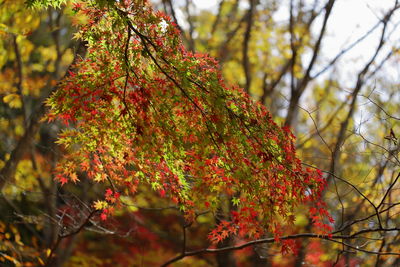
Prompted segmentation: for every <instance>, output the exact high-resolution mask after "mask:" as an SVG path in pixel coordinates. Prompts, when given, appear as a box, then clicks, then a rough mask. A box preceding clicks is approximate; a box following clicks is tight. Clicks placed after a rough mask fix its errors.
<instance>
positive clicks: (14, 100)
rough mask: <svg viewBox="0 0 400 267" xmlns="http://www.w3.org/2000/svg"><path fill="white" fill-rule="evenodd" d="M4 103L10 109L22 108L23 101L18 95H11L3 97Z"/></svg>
mask: <svg viewBox="0 0 400 267" xmlns="http://www.w3.org/2000/svg"><path fill="white" fill-rule="evenodd" d="M3 102H4V103H6V104H8V105H9V106H10V108H21V107H22V101H21V98H20V96H19V95H18V94H9V95H6V96H5V97H3Z"/></svg>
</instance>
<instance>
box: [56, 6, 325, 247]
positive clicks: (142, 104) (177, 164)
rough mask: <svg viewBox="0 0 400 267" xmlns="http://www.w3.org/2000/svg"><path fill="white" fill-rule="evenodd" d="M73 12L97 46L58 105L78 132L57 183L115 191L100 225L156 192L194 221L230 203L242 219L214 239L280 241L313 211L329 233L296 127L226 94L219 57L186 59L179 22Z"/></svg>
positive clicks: (103, 205) (91, 9) (316, 176)
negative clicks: (124, 204)
mask: <svg viewBox="0 0 400 267" xmlns="http://www.w3.org/2000/svg"><path fill="white" fill-rule="evenodd" d="M75 11H76V12H79V13H81V14H84V15H85V16H86V17H87V20H86V23H85V24H84V25H82V26H81V31H80V32H79V34H78V36H77V37H79V38H82V39H84V40H86V41H87V42H88V54H87V57H86V58H85V59H83V60H82V61H81V62H79V63H78V64H77V65H76V66H75V69H77V70H78V71H77V72H76V73H70V75H69V77H67V78H66V79H65V80H64V81H63V82H62V84H61V87H60V88H59V90H57V91H56V92H55V93H54V94H53V95H52V97H51V98H50V99H49V100H48V105H49V106H50V107H51V111H50V114H48V120H49V121H52V120H54V119H59V120H61V121H63V122H64V124H65V125H66V126H68V129H67V130H65V131H64V132H63V133H62V134H61V135H60V139H59V141H58V142H59V143H60V144H63V145H64V146H65V147H66V148H67V149H68V155H67V156H66V157H65V158H64V159H63V161H62V162H61V163H60V164H59V166H58V168H57V179H58V180H59V181H60V182H61V183H62V184H64V183H66V182H68V181H72V182H78V181H79V177H83V176H84V175H85V176H87V177H88V178H89V179H91V180H93V181H95V182H98V183H104V184H108V185H109V189H107V192H106V198H105V200H99V201H98V202H96V204H95V207H96V208H97V209H99V210H101V211H102V215H101V218H102V219H106V218H107V217H108V216H109V215H110V214H111V213H112V211H113V206H114V205H115V203H119V197H120V195H134V193H135V192H136V191H137V189H138V185H140V184H147V185H149V186H151V187H152V189H153V190H156V191H158V192H159V194H160V196H161V197H166V198H169V199H170V200H171V201H172V202H174V203H176V204H177V205H179V207H180V209H181V210H182V211H183V212H184V214H185V217H186V219H187V221H189V222H190V221H193V220H194V218H195V217H196V213H197V212H200V211H212V212H216V211H217V210H218V207H219V204H220V201H222V199H229V200H230V201H232V204H233V205H234V206H236V211H234V212H232V214H231V218H230V220H229V221H222V222H221V223H220V224H219V225H218V226H217V227H216V228H215V230H214V231H212V232H211V233H210V239H211V240H212V241H216V242H217V241H221V240H222V239H224V238H226V237H227V236H229V235H231V234H238V235H240V236H243V237H250V238H259V237H261V236H263V235H265V234H266V233H268V232H271V233H274V235H275V237H276V238H277V240H279V236H280V235H281V234H282V232H281V229H282V228H284V227H285V226H290V225H292V224H293V223H294V221H295V216H294V215H293V214H294V212H295V209H296V207H298V206H299V205H303V204H309V205H310V207H311V208H310V212H309V214H310V215H311V216H312V220H313V222H314V225H316V226H317V227H318V229H319V230H321V231H322V232H323V233H327V232H329V230H330V229H331V228H330V226H329V223H326V221H325V220H326V219H330V220H332V219H331V218H330V217H329V215H328V213H327V212H326V210H325V208H324V204H323V203H322V202H321V201H320V194H321V192H322V190H323V188H324V186H325V181H324V179H323V178H322V175H321V173H320V172H318V171H315V170H313V169H308V168H306V169H305V168H303V166H302V164H301V161H300V160H299V159H298V158H297V157H296V154H295V147H294V144H293V142H294V139H295V137H294V136H293V134H292V133H291V131H290V129H289V128H287V127H280V126H278V125H277V124H276V123H275V122H274V121H273V120H272V118H271V116H270V114H269V113H268V111H267V110H266V108H265V107H264V106H262V105H260V104H257V103H255V102H254V101H252V100H251V99H250V98H249V96H248V95H247V94H246V93H244V91H243V90H241V89H239V88H237V87H228V86H226V85H225V83H224V81H223V79H222V77H221V75H220V73H219V71H218V69H219V66H218V64H217V62H216V61H215V60H214V59H213V58H210V57H209V56H207V55H205V54H199V53H192V52H188V51H187V50H186V49H185V48H184V47H183V45H182V43H181V41H180V38H179V32H178V30H177V29H176V27H175V25H174V23H172V22H171V21H170V19H169V17H167V16H165V15H164V14H163V13H161V12H155V11H153V10H152V8H151V7H150V5H149V4H148V3H147V2H146V1H120V2H116V3H113V4H108V5H97V4H93V3H90V2H83V3H79V4H76V5H75Z"/></svg>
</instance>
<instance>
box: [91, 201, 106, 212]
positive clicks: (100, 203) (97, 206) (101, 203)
mask: <svg viewBox="0 0 400 267" xmlns="http://www.w3.org/2000/svg"><path fill="white" fill-rule="evenodd" d="M93 206H94V208H95V209H96V210H102V209H104V208H107V206H108V204H107V202H105V201H101V200H97V201H96V202H94V205H93Z"/></svg>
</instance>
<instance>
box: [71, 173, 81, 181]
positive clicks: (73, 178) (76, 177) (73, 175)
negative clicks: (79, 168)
mask: <svg viewBox="0 0 400 267" xmlns="http://www.w3.org/2000/svg"><path fill="white" fill-rule="evenodd" d="M69 177H70V178H71V181H72V182H74V183H76V182H78V181H79V179H78V176H77V175H76V173H75V172H73V173H71V175H70V176H69Z"/></svg>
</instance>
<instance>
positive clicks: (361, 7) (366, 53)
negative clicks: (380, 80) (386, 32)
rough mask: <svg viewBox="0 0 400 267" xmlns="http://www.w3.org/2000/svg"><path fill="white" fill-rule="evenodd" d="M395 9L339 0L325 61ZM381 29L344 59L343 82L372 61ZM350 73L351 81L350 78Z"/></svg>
mask: <svg viewBox="0 0 400 267" xmlns="http://www.w3.org/2000/svg"><path fill="white" fill-rule="evenodd" d="M282 1H284V2H285V3H284V4H286V5H285V6H286V7H287V6H288V5H289V4H288V2H289V1H288V0H282ZM243 2H245V1H243ZM286 2H287V3H286ZM193 3H194V4H195V6H196V8H199V9H211V10H215V11H216V10H217V9H218V3H219V0H193ZM393 5H394V0H337V1H336V3H335V5H334V7H333V10H332V15H331V17H330V19H329V21H328V30H327V33H328V36H327V38H325V39H324V42H323V44H322V54H323V55H324V57H323V58H322V59H321V60H323V61H326V62H329V59H330V58H332V57H334V56H335V55H336V54H337V53H338V52H339V51H341V49H343V48H344V47H347V46H348V45H349V44H351V43H352V42H353V41H355V40H357V39H358V38H360V37H361V36H362V35H363V34H364V33H365V32H367V31H368V30H369V29H371V28H372V27H373V26H374V25H375V24H376V23H377V22H378V20H379V19H380V18H382V14H384V13H385V11H387V10H388V9H390V8H391V7H393ZM287 13H288V10H287V9H286V10H285V9H282V10H281V11H279V12H278V15H277V16H281V17H282V19H286V20H287V19H288V17H289V16H288V14H287ZM321 18H322V16H321ZM394 21H395V23H396V22H400V17H399V16H397V17H396V18H395V20H394ZM395 23H393V24H392V25H390V27H392V28H393V27H394V26H395V25H394V24H395ZM319 26H320V24H319V25H318V23H316V26H315V27H316V29H319ZM380 29H381V28H377V29H376V30H375V31H374V32H373V34H371V35H370V36H369V37H368V38H367V39H365V40H364V41H363V42H361V43H360V44H359V45H357V46H356V47H354V48H353V49H352V50H351V51H349V53H348V54H347V55H346V57H344V58H343V60H342V62H341V63H342V64H341V66H343V68H342V69H341V72H342V73H343V74H342V75H344V76H345V77H343V78H346V79H347V78H348V80H349V83H351V82H352V80H353V78H354V75H353V74H354V73H355V71H357V70H359V69H361V68H362V67H363V65H364V64H365V62H366V60H368V59H369V58H371V57H372V55H373V53H374V49H375V48H376V46H377V45H378V42H379V38H380ZM391 40H392V42H391V43H393V44H397V45H399V40H400V29H399V31H398V32H397V33H396V34H393V36H392V38H391ZM388 49H389V48H388ZM387 51H388V50H387ZM383 54H385V53H383ZM346 73H347V74H348V76H349V77H346ZM390 73H391V75H397V76H399V72H398V71H396V70H392V71H391V72H390ZM349 86H350V85H349Z"/></svg>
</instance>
